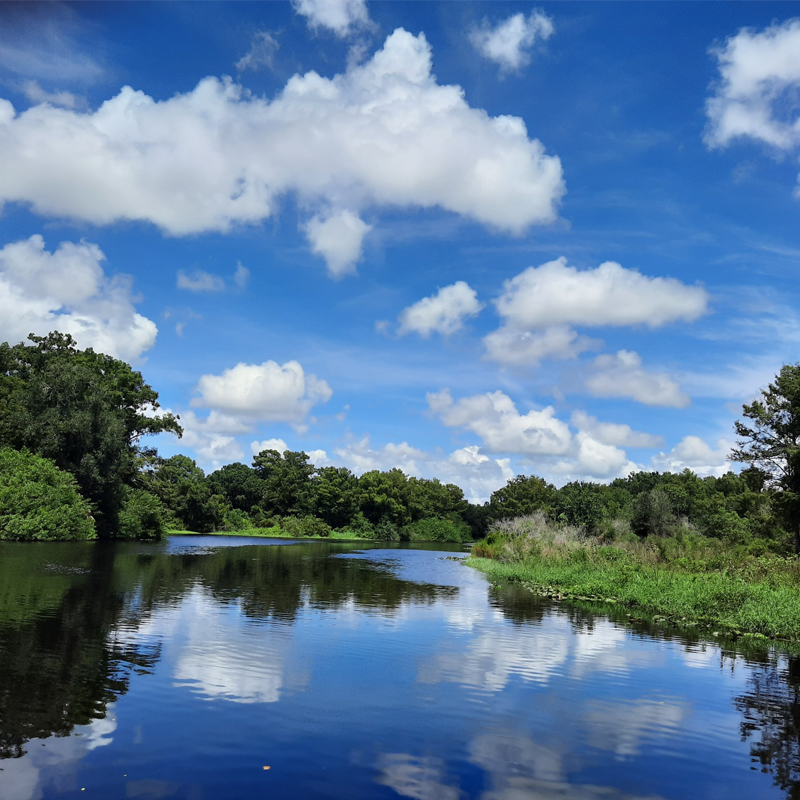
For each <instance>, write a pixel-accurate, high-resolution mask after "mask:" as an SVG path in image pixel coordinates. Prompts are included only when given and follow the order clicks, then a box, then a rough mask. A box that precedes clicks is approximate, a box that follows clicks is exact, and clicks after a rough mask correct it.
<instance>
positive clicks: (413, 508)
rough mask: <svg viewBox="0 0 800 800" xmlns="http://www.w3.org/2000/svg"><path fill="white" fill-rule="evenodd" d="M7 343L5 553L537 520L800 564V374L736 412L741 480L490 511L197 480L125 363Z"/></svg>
mask: <svg viewBox="0 0 800 800" xmlns="http://www.w3.org/2000/svg"><path fill="white" fill-rule="evenodd" d="M29 342H30V343H29V344H27V345H26V344H22V343H20V344H17V345H13V346H12V345H9V344H7V343H4V344H0V539H3V538H5V539H55V538H93V537H95V536H99V537H101V538H127V539H155V538H160V537H161V536H163V535H164V533H165V532H166V531H167V530H168V529H171V528H172V529H183V530H191V531H195V532H198V533H203V532H210V531H217V530H227V531H235V530H246V529H252V528H262V529H270V528H272V529H275V530H278V529H279V530H280V531H281V532H283V533H288V534H290V535H293V536H328V535H330V534H331V533H332V532H334V531H341V532H345V533H347V534H349V535H352V536H354V537H359V538H375V539H390V540H391V539H393V540H398V539H400V540H402V539H405V540H423V539H424V540H450V541H467V540H470V539H474V538H480V537H482V536H484V535H485V534H486V532H487V530H488V529H489V527H490V525H491V524H492V523H493V522H496V521H498V520H502V519H507V518H511V517H518V516H524V515H528V514H532V513H536V512H540V513H544V514H545V515H547V517H548V518H549V519H551V520H553V521H555V522H564V523H568V524H570V525H573V526H577V527H580V528H582V529H584V530H585V531H586V532H587V533H591V534H592V535H595V536H597V535H600V536H603V537H606V538H609V539H613V538H617V537H622V536H633V537H646V536H670V535H680V533H681V532H682V531H686V530H691V531H694V532H696V533H699V534H701V535H704V536H709V537H714V538H717V539H721V540H723V541H726V542H729V543H731V544H736V545H745V546H747V547H749V548H751V549H752V550H753V551H759V550H764V549H770V550H777V551H780V550H786V549H788V548H790V547H791V546H792V544H794V546H795V548H796V549H798V550H800V528H799V527H798V520H799V519H800V444H798V443H800V366H785V367H784V368H783V369H782V370H781V372H780V374H779V375H778V376H777V377H776V380H775V382H774V383H773V384H770V386H769V388H768V389H767V390H764V391H763V392H762V394H761V398H760V399H758V400H756V401H754V402H753V403H752V404H749V405H746V406H745V407H744V409H743V416H744V419H745V421H740V422H737V425H736V432H737V434H738V436H739V437H740V441H739V445H738V446H737V448H736V449H735V450H734V452H733V454H732V456H733V458H735V459H737V460H739V461H742V462H745V463H747V464H748V466H747V468H746V469H743V470H742V471H741V472H740V473H738V474H735V473H733V472H729V473H727V474H725V475H723V476H721V477H706V478H701V477H698V476H697V475H695V474H694V473H693V472H691V471H689V470H685V471H684V472H682V473H680V474H673V473H659V472H637V473H634V474H632V475H631V476H629V477H627V478H621V479H617V480H614V481H612V482H611V483H609V484H598V483H592V482H583V481H575V482H571V483H568V484H566V485H565V486H562V487H561V488H556V487H555V486H553V485H552V484H550V483H548V482H547V481H546V480H544V479H543V478H540V477H537V476H525V475H518V476H516V477H514V478H512V479H511V480H510V481H508V483H507V484H506V485H505V486H504V487H502V488H500V489H498V490H497V491H496V492H494V493H493V494H492V495H491V497H490V499H489V501H488V502H486V503H484V504H482V505H478V504H472V503H469V502H468V501H467V500H466V498H465V497H464V493H463V491H462V490H461V489H460V488H459V487H458V486H456V485H454V484H451V483H442V482H440V481H439V480H437V479H435V478H434V479H425V478H416V477H409V476H407V475H405V474H404V473H403V472H402V471H401V470H399V469H391V470H385V471H380V470H372V471H369V472H366V473H364V474H363V475H360V476H356V475H354V474H353V473H352V472H351V471H350V470H348V469H347V468H345V467H335V466H325V467H315V466H314V465H313V464H312V463H311V462H310V459H309V457H308V455H307V454H306V453H304V452H294V451H286V452H284V453H279V452H278V451H276V450H263V451H262V452H260V453H259V454H258V455H256V456H255V457H254V458H253V461H252V464H251V465H249V466H248V465H246V464H241V463H235V464H228V465H226V466H224V467H222V468H221V469H218V470H216V471H214V472H211V473H210V474H209V475H206V474H205V473H204V472H203V470H202V469H201V468H200V467H199V466H198V465H197V464H196V463H195V462H194V461H193V460H192V459H190V458H189V457H187V456H185V455H176V456H172V457H171V458H163V457H161V456H160V455H159V454H158V453H157V451H156V450H155V449H154V448H149V447H147V446H146V445H145V443H144V441H143V440H144V437H146V436H148V435H152V434H156V433H162V432H171V433H174V434H176V435H178V436H180V435H181V434H182V432H183V431H182V429H181V426H180V421H179V419H178V418H177V417H175V416H174V415H172V414H170V413H162V412H160V411H159V404H158V394H157V392H155V391H154V390H153V388H152V387H151V386H149V385H148V384H147V383H146V382H145V381H144V378H143V377H142V375H141V373H140V372H137V371H136V370H134V369H132V368H131V367H130V365H128V364H126V363H125V362H123V361H120V360H118V359H114V358H112V357H111V356H108V355H104V354H101V353H95V352H94V351H93V350H92V349H86V350H80V349H78V348H77V347H76V344H75V342H74V340H73V339H72V337H70V336H69V335H65V334H61V333H57V332H55V333H51V334H49V335H48V336H44V337H39V336H34V335H31V336H30V337H29Z"/></svg>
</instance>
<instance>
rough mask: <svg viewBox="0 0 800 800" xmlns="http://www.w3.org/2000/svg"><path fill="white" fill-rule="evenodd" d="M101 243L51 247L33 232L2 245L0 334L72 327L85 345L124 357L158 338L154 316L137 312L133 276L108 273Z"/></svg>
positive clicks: (22, 335) (18, 336)
mask: <svg viewBox="0 0 800 800" xmlns="http://www.w3.org/2000/svg"><path fill="white" fill-rule="evenodd" d="M104 261H105V256H104V255H103V252H102V251H101V250H100V248H99V247H98V246H97V245H96V244H91V243H89V242H83V241H82V242H79V243H78V244H75V243H73V242H62V243H61V244H60V245H59V246H58V248H57V249H56V250H55V251H53V252H52V253H51V252H49V251H48V250H47V249H46V247H45V241H44V239H43V238H42V237H41V236H39V235H36V236H31V237H30V239H24V240H22V241H19V242H13V243H11V244H7V245H5V246H4V247H3V248H2V249H0V339H2V340H5V341H9V342H12V343H16V342H20V341H24V340H26V339H27V336H28V334H29V333H36V334H39V335H43V334H47V333H49V332H50V331H54V330H58V331H61V332H62V333H70V334H72V336H74V337H75V340H76V341H77V343H78V345H79V346H80V347H93V348H94V349H95V350H97V351H99V352H102V353H108V354H109V355H113V356H116V357H118V358H122V359H125V360H131V359H136V358H138V357H139V356H140V355H141V354H142V353H143V352H144V351H145V350H149V349H150V348H151V347H152V346H153V345H154V344H155V341H156V334H157V333H158V329H157V328H156V325H155V323H154V322H153V321H152V320H149V319H147V318H146V317H143V316H142V315H141V314H138V313H137V312H136V309H135V307H134V299H135V298H134V296H133V293H132V286H131V279H130V278H129V277H128V276H127V275H115V276H113V277H109V276H108V275H106V274H105V272H104V269H103V262H104Z"/></svg>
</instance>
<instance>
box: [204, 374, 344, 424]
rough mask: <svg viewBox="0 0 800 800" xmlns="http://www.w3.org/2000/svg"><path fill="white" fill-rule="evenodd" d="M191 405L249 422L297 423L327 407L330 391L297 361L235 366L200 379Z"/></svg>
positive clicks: (324, 383)
mask: <svg viewBox="0 0 800 800" xmlns="http://www.w3.org/2000/svg"><path fill="white" fill-rule="evenodd" d="M196 391H197V392H199V397H196V398H194V399H193V400H192V405H193V406H197V407H200V408H211V409H214V410H217V411H222V412H224V413H227V414H231V415H233V416H235V417H245V418H248V419H251V420H264V421H272V422H290V423H301V422H302V421H303V420H304V419H305V417H306V416H307V414H308V412H309V411H310V410H311V407H312V406H314V405H316V404H317V403H327V402H328V400H330V398H331V395H332V394H333V391H332V390H331V387H330V386H328V384H327V383H326V382H325V381H324V380H321V379H319V378H317V376H316V375H312V374H306V373H305V371H304V370H303V367H302V366H301V365H300V364H299V363H298V362H297V361H287V362H286V363H285V364H283V365H282V366H281V365H280V364H277V363H276V362H275V361H265V362H264V363H263V364H237V365H236V366H235V367H233V368H231V369H226V370H225V371H224V372H223V373H222V375H203V376H202V377H201V378H200V380H199V381H198V384H197V388H196Z"/></svg>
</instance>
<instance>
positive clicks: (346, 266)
mask: <svg viewBox="0 0 800 800" xmlns="http://www.w3.org/2000/svg"><path fill="white" fill-rule="evenodd" d="M371 230H372V226H371V225H367V223H366V222H364V220H362V219H361V218H360V217H359V216H358V215H357V214H354V213H353V212H352V211H346V210H345V211H337V212H335V213H333V214H329V215H324V216H323V215H320V214H317V215H316V216H314V217H312V218H311V219H310V220H309V221H308V222H307V223H306V225H305V231H306V235H307V236H308V241H309V243H310V244H311V252H312V253H314V254H315V255H318V256H322V258H324V259H325V263H326V264H327V266H328V273H329V274H330V276H331V277H332V278H341V277H342V276H343V275H347V274H348V273H352V272H355V268H356V264H357V263H358V262H359V261H360V260H361V252H362V243H363V241H364V237H365V236H366V235H367V234H368V233H369V232H370V231H371Z"/></svg>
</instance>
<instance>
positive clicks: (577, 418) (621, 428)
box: [571, 411, 664, 447]
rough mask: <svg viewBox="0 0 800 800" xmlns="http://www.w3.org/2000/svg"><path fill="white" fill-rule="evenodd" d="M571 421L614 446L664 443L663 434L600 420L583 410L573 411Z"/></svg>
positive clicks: (578, 427) (642, 445) (601, 440)
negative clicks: (659, 434) (657, 434)
mask: <svg viewBox="0 0 800 800" xmlns="http://www.w3.org/2000/svg"><path fill="white" fill-rule="evenodd" d="M571 422H572V424H573V426H574V427H576V428H577V429H578V430H579V431H584V432H586V433H588V434H590V435H591V436H592V437H593V438H594V439H596V440H597V441H598V442H602V443H603V444H610V445H614V446H616V447H660V446H661V445H663V444H664V437H663V436H656V435H655V434H652V433H644V432H642V431H635V430H633V428H631V426H630V425H624V424H620V423H618V422H600V420H598V419H597V417H592V416H590V415H589V414H587V413H586V412H585V411H575V412H573V414H572V420H571Z"/></svg>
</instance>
